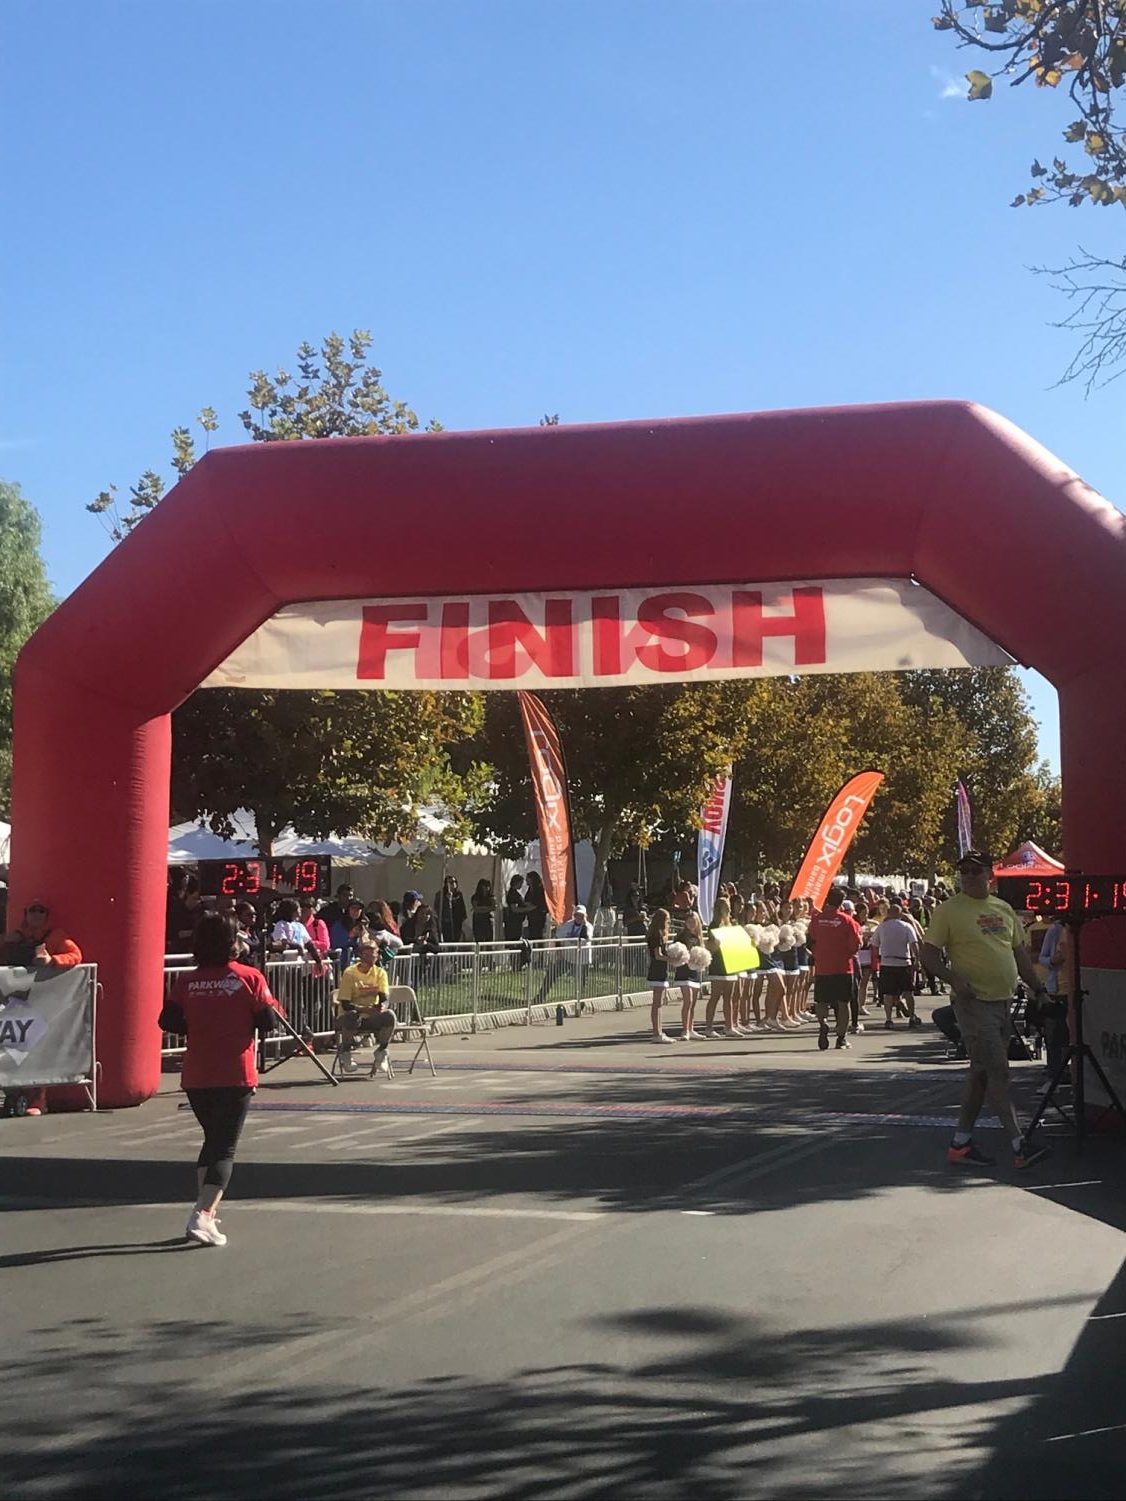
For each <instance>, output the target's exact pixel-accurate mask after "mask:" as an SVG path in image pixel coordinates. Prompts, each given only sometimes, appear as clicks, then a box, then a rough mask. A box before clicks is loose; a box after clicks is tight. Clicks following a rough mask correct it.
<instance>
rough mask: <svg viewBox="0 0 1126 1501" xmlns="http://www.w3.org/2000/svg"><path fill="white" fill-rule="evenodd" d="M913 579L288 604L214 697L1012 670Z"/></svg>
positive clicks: (219, 682)
mask: <svg viewBox="0 0 1126 1501" xmlns="http://www.w3.org/2000/svg"><path fill="white" fill-rule="evenodd" d="M1011 662H1012V658H1011V657H1010V656H1009V655H1008V653H1007V652H1005V651H1003V650H1002V649H1001V648H1000V647H999V646H997V645H996V644H995V643H994V642H992V641H990V639H989V638H988V637H987V636H985V635H983V634H982V632H981V631H979V630H978V629H977V628H976V626H972V625H970V624H969V622H968V621H966V620H963V619H962V617H961V616H960V615H957V614H955V612H954V611H953V610H951V609H950V608H949V606H948V605H945V604H943V602H942V601H941V600H940V599H937V598H936V597H935V596H934V595H933V594H931V593H930V591H929V590H927V589H924V588H922V587H921V586H920V585H918V584H914V583H912V582H911V581H910V580H908V579H835V580H822V581H806V582H795V583H784V584H753V583H752V584H711V585H695V586H693V587H692V588H684V587H676V586H673V587H669V588H651V589H617V590H615V589H598V590H578V591H566V590H556V591H553V592H551V593H546V594H507V595H506V594H493V595H484V594H479V595H471V596H466V595H459V596H456V597H450V598H438V599H433V598H432V599H370V600H356V599H348V600H322V601H317V602H313V603H309V604H297V605H287V606H286V607H285V608H284V609H281V610H279V611H278V612H277V614H276V615H274V616H273V617H272V618H271V619H270V620H267V621H266V622H265V623H264V624H263V625H261V626H259V628H258V629H257V630H256V631H255V632H254V633H253V634H252V635H250V636H248V637H247V639H246V640H245V641H244V642H243V643H242V645H241V646H240V647H239V648H238V649H237V650H236V651H235V652H234V653H233V654H232V655H231V656H230V657H228V658H227V660H226V661H225V662H223V663H222V664H221V665H220V666H219V667H218V668H216V670H215V671H214V672H213V673H212V674H211V676H210V677H208V678H207V679H206V680H205V682H204V684H203V686H204V687H205V688H400V689H405V688H475V689H480V688H509V689H511V688H532V689H535V688H597V687H614V686H623V685H627V684H631V683H670V682H708V681H715V680H719V679H723V678H745V677H751V678H755V677H763V678H765V677H783V676H786V675H788V674H790V673H801V674H804V673H813V672H880V671H896V670H901V669H904V668H912V667H994V666H1008V665H1009V664H1010V663H1011Z"/></svg>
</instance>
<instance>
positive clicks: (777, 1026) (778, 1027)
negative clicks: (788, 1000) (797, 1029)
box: [765, 1017, 786, 1032]
mask: <svg viewBox="0 0 1126 1501" xmlns="http://www.w3.org/2000/svg"><path fill="white" fill-rule="evenodd" d="M765 1026H766V1030H767V1031H768V1032H784V1031H785V1030H786V1028H785V1027H784V1026H783V1025H782V1023H781V1022H780V1021H779V1020H778V1018H777V1017H775V1019H774V1020H773V1021H772V1022H766V1023H765Z"/></svg>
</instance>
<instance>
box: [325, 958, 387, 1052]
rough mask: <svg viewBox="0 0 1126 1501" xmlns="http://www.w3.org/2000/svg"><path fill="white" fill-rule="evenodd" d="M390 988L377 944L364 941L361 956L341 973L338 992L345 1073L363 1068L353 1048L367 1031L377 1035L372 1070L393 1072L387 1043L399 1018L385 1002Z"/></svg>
mask: <svg viewBox="0 0 1126 1501" xmlns="http://www.w3.org/2000/svg"><path fill="white" fill-rule="evenodd" d="M390 988H391V987H390V981H389V980H388V978H387V971H386V970H385V969H384V968H383V966H382V964H380V963H379V962H378V952H377V950H376V947H375V944H374V943H361V945H360V957H359V960H358V961H357V962H356V963H355V964H352V965H350V966H349V967H348V968H347V969H346V970H345V971H344V973H343V974H342V975H341V976H340V988H339V989H338V991H337V992H336V1006H337V1018H336V1036H337V1057H338V1059H339V1061H340V1072H341V1073H342V1074H354V1073H360V1072H362V1069H363V1065H362V1064H359V1063H356V1062H354V1060H353V1058H352V1049H353V1048H354V1047H355V1045H356V1040H357V1038H359V1037H362V1036H365V1035H368V1036H371V1037H373V1038H374V1039H375V1059H374V1061H373V1063H372V1066H371V1072H372V1074H373V1075H374V1073H375V1072H376V1070H377V1069H378V1070H379V1072H380V1073H382V1074H386V1073H390V1065H389V1064H388V1062H387V1044H388V1043H389V1042H390V1041H391V1037H392V1035H393V1033H394V1031H395V1021H396V1018H395V1013H394V1012H393V1011H390V1010H388V1009H387V1004H386V1002H387V995H388V992H389V990H390Z"/></svg>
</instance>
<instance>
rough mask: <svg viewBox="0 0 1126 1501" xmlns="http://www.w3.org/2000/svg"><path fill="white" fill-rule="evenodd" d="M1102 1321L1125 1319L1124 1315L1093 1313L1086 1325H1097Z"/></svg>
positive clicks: (1125, 1314)
mask: <svg viewBox="0 0 1126 1501" xmlns="http://www.w3.org/2000/svg"><path fill="white" fill-rule="evenodd" d="M1103 1319H1126V1313H1093V1314H1091V1316H1090V1317H1089V1318H1088V1320H1087V1322H1088V1324H1099V1323H1101V1322H1102V1321H1103Z"/></svg>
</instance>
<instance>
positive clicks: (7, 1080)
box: [0, 964, 95, 1090]
mask: <svg viewBox="0 0 1126 1501" xmlns="http://www.w3.org/2000/svg"><path fill="white" fill-rule="evenodd" d="M94 983H95V981H94V968H93V966H92V965H89V964H82V965H75V966H73V967H71V968H69V969H55V968H53V967H52V966H50V965H43V966H42V967H41V968H39V969H34V970H30V969H8V968H0V1090H18V1089H20V1088H24V1089H27V1088H31V1087H33V1086H37V1085H41V1084H75V1083H81V1082H82V1081H83V1080H87V1079H91V1078H92V1077H93V1069H94Z"/></svg>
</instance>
